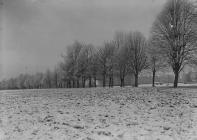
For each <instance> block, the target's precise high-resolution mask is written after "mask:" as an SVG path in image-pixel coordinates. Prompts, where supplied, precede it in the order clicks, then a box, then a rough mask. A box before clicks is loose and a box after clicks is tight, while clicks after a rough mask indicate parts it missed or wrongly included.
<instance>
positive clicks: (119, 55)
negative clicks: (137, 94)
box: [114, 32, 129, 87]
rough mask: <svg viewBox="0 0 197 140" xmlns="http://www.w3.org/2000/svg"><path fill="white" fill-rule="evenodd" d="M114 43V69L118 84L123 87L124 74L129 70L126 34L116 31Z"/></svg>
mask: <svg viewBox="0 0 197 140" xmlns="http://www.w3.org/2000/svg"><path fill="white" fill-rule="evenodd" d="M114 43H115V46H116V49H117V50H116V53H115V59H116V60H115V61H116V62H115V67H116V68H115V69H116V70H117V73H118V75H119V77H120V86H121V87H124V86H125V82H124V81H125V76H126V75H127V74H128V71H129V65H128V64H129V63H128V62H129V53H128V48H127V46H126V34H125V33H123V32H116V34H115V37H114Z"/></svg>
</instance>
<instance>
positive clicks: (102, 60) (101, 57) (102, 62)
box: [98, 45, 109, 87]
mask: <svg viewBox="0 0 197 140" xmlns="http://www.w3.org/2000/svg"><path fill="white" fill-rule="evenodd" d="M108 57H109V47H108V46H107V45H104V47H102V48H100V49H99V50H98V64H99V67H100V68H99V69H100V70H101V75H102V78H103V87H105V86H106V76H107V70H108V67H107V63H108Z"/></svg>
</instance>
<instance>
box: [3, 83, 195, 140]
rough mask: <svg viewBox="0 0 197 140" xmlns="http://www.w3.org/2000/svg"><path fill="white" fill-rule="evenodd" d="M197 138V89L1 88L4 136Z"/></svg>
mask: <svg viewBox="0 0 197 140" xmlns="http://www.w3.org/2000/svg"><path fill="white" fill-rule="evenodd" d="M38 139H40V140H50V139H51V140H149V139H150V140H173V139H174V140H179V139H181V140H197V89H167V88H166V89H165V88H158V89H157V88H132V87H126V88H119V87H115V88H111V89H109V88H104V89H103V88H92V89H50V90H49V89H48V90H47V89H46V90H43V89H42V90H16V91H0V140H38Z"/></svg>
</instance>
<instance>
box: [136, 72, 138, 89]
mask: <svg viewBox="0 0 197 140" xmlns="http://www.w3.org/2000/svg"><path fill="white" fill-rule="evenodd" d="M135 87H138V73H136V74H135Z"/></svg>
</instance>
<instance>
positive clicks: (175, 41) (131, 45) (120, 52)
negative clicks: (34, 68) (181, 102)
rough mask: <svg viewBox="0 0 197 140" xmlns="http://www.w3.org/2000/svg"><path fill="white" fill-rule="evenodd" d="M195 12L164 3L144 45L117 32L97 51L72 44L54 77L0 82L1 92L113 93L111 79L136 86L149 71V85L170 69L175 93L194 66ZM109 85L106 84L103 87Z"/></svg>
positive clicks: (180, 0)
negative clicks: (92, 90)
mask: <svg viewBox="0 0 197 140" xmlns="http://www.w3.org/2000/svg"><path fill="white" fill-rule="evenodd" d="M196 40H197V11H196V7H195V3H194V2H192V1H188V0H168V1H167V2H166V4H165V5H164V7H163V9H162V11H161V12H160V13H159V14H158V16H157V17H156V19H155V22H154V23H153V25H152V29H151V33H150V37H149V38H148V39H146V38H145V37H144V35H143V34H142V33H141V32H139V31H134V32H127V33H125V32H116V33H115V35H114V38H113V39H112V40H110V41H106V42H104V43H103V46H101V47H95V46H94V45H92V44H88V43H85V42H79V41H75V42H74V43H73V44H71V45H69V46H67V50H66V52H65V54H63V55H62V58H63V61H62V62H61V63H60V64H58V66H57V67H56V68H55V69H54V71H52V72H51V71H50V70H47V71H46V72H45V73H37V74H35V75H28V74H25V75H20V76H19V77H17V78H12V79H9V80H6V81H2V82H1V88H2V89H13V88H61V87H62V88H63V87H67V88H79V87H83V88H84V87H86V86H88V87H96V86H97V80H98V79H99V80H102V86H103V87H105V86H106V85H108V86H109V87H113V85H114V77H118V78H119V80H120V86H121V87H124V86H125V77H126V76H128V75H133V77H134V79H135V80H134V81H135V82H134V86H135V87H138V77H139V75H140V73H141V72H142V71H143V70H146V69H148V70H151V71H152V85H153V86H154V83H155V75H156V72H157V71H158V70H160V69H164V68H166V67H170V68H171V69H172V70H173V73H174V87H175V88H176V87H177V86H178V79H179V74H180V72H181V71H182V70H183V68H184V66H185V65H190V64H192V65H193V64H196V63H197V61H196V60H197V57H196V54H197V44H196V43H197V42H196ZM107 82H108V83H107Z"/></svg>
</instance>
